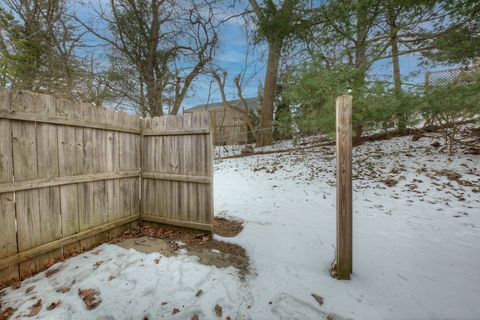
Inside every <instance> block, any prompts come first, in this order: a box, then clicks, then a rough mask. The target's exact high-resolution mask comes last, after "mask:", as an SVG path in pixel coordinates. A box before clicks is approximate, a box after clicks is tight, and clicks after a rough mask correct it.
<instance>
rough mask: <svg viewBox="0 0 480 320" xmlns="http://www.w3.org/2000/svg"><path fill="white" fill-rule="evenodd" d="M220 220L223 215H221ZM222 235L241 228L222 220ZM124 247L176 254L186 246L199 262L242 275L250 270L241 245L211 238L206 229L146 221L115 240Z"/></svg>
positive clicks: (236, 223) (237, 231)
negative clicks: (229, 269) (231, 270)
mask: <svg viewBox="0 0 480 320" xmlns="http://www.w3.org/2000/svg"><path fill="white" fill-rule="evenodd" d="M222 219H223V218H222ZM223 220H224V221H223V222H221V223H220V224H221V232H222V234H230V235H232V236H233V234H234V232H236V233H237V234H238V233H239V232H240V231H241V229H242V224H241V223H240V222H233V221H231V220H227V219H223ZM114 242H115V243H116V244H117V245H118V246H121V247H123V248H126V249H129V248H132V249H135V250H137V251H140V252H145V253H152V252H159V253H161V254H162V255H165V256H172V255H176V254H178V253H179V252H180V250H182V249H185V250H186V251H187V254H189V255H194V256H197V257H198V258H199V263H202V264H205V265H212V266H216V267H218V268H226V267H235V268H237V269H238V270H239V273H240V275H241V277H242V278H243V277H244V276H245V275H246V274H248V272H249V265H250V263H249V258H248V256H247V253H246V251H245V249H244V248H242V247H241V246H239V245H236V244H233V243H228V242H224V241H220V240H216V239H213V238H212V235H211V234H210V233H207V232H202V231H197V230H191V229H184V228H177V227H171V226H164V225H158V224H150V223H149V224H147V225H144V226H143V227H142V228H140V229H132V230H129V231H127V232H126V233H125V234H124V236H123V237H122V238H120V239H117V240H116V241H114Z"/></svg>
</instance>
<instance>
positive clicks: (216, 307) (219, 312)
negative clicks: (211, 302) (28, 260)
mask: <svg viewBox="0 0 480 320" xmlns="http://www.w3.org/2000/svg"><path fill="white" fill-rule="evenodd" d="M215 314H216V315H217V317H221V316H222V314H223V310H222V307H220V306H219V305H218V304H217V305H215Z"/></svg>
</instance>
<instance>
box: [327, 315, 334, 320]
mask: <svg viewBox="0 0 480 320" xmlns="http://www.w3.org/2000/svg"><path fill="white" fill-rule="evenodd" d="M326 320H335V317H334V316H332V315H331V314H329V315H328V316H327V319H326Z"/></svg>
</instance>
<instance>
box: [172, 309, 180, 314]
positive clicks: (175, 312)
mask: <svg viewBox="0 0 480 320" xmlns="http://www.w3.org/2000/svg"><path fill="white" fill-rule="evenodd" d="M179 312H180V310H179V309H177V308H173V311H172V314H177V313H179Z"/></svg>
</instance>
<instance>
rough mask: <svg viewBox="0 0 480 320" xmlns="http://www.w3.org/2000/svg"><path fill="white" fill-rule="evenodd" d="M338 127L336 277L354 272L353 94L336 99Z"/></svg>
mask: <svg viewBox="0 0 480 320" xmlns="http://www.w3.org/2000/svg"><path fill="white" fill-rule="evenodd" d="M336 118H337V124H336V128H337V129H336V130H337V132H336V133H337V134H336V136H337V256H336V276H337V279H346V280H348V279H350V274H351V273H352V96H350V95H343V96H340V97H338V98H337V101H336Z"/></svg>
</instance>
